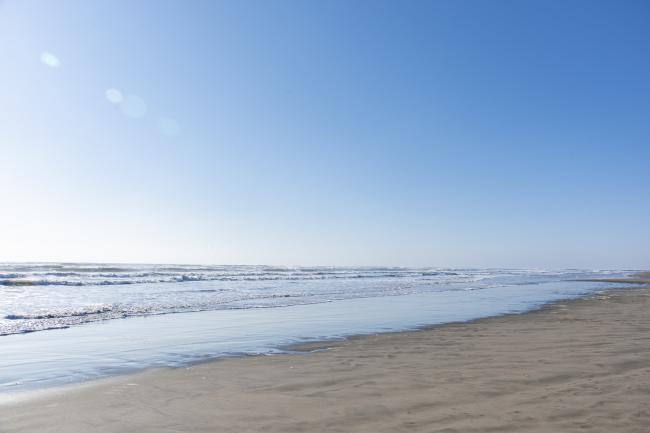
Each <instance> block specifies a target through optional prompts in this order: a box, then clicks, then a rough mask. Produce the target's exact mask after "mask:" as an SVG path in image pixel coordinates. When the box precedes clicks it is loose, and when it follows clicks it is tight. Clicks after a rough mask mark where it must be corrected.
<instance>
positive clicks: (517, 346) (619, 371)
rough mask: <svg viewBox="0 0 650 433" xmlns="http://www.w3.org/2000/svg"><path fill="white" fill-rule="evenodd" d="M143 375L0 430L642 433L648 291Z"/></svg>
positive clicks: (3, 414)
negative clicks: (321, 348)
mask: <svg viewBox="0 0 650 433" xmlns="http://www.w3.org/2000/svg"><path fill="white" fill-rule="evenodd" d="M328 347H329V350H326V351H322V352H317V353H310V354H305V355H276V356H264V357H250V358H243V359H227V360H221V361H215V362H211V363H206V364H201V365H196V366H193V367H191V368H183V369H173V370H155V371H149V372H145V373H142V374H138V375H133V376H126V377H121V378H116V379H111V380H108V381H103V382H99V383H95V384H92V385H89V386H83V387H79V388H78V389H72V390H67V391H65V392H63V393H59V394H54V395H45V396H42V397H39V398H33V399H29V400H27V401H23V402H21V403H16V404H11V405H5V406H2V407H0V431H2V432H66V433H68V432H72V433H75V432H79V433H81V432H84V433H85V432H142V433H145V432H238V433H239V432H402V431H408V432H509V431H513V432H554V433H555V432H574V431H575V432H608V433H611V432H635V433H645V432H650V289H647V288H641V289H635V290H621V291H612V292H609V293H608V294H604V295H598V296H593V297H591V298H588V299H582V300H576V301H568V302H563V303H557V304H555V305H552V306H550V307H548V308H546V309H544V310H541V311H539V312H533V313H529V314H524V315H511V316H503V317H496V318H490V319H483V320H478V321H475V322H471V323H467V324H454V325H446V326H441V327H437V328H434V329H430V330H423V331H417V332H404V333H394V334H383V335H377V336H370V337H360V338H354V339H351V340H348V341H344V342H338V343H331V344H328Z"/></svg>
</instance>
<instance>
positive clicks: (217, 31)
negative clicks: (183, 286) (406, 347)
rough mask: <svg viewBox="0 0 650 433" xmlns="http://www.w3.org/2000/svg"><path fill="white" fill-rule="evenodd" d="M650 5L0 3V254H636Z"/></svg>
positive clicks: (569, 262) (646, 233)
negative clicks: (109, 95)
mask: <svg viewBox="0 0 650 433" xmlns="http://www.w3.org/2000/svg"><path fill="white" fill-rule="evenodd" d="M649 23H650V2H647V1H632V0H630V1H624V2H620V1H587V0H585V1H575V0H568V1H456V0H454V1H426V2H424V1H413V2H398V1H392V2H380V1H374V0H373V1H353V2H350V1H320V2H316V1H258V2H251V1H232V2H218V1H214V2H212V1H204V2H201V1H191V2H181V1H138V2H132V1H126V0H124V1H81V0H78V1H54V0H53V1H47V2H45V1H31V0H20V1H18V0H14V1H10V0H5V1H4V2H2V3H0V56H1V57H0V58H1V62H2V63H1V65H2V66H1V67H0V98H1V99H0V151H1V152H0V163H1V166H0V182H1V183H0V184H1V185H2V186H1V187H0V239H1V240H0V260H10V261H20V260H50V261H55V260H66V261H68V260H77V261H117V262H133V261H135V262H189V263H192V262H200V263H266V264H306V265H311V264H322V265H415V266H477V267H484V266H503V267H510V266H512V267H591V268H603V267H618V268H620V267H623V268H647V267H649V266H650V263H649V259H650V224H649V223H648V221H650V54H649V53H650V25H649ZM108 89H115V90H116V91H118V92H117V93H116V92H115V91H113V93H112V94H111V95H112V97H113V102H117V103H111V102H110V101H109V100H108V99H107V97H106V91H107V90H108ZM129 95H135V96H129ZM145 107H146V110H145ZM145 111H146V112H145ZM134 116H135V117H134Z"/></svg>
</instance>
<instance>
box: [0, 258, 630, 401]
mask: <svg viewBox="0 0 650 433" xmlns="http://www.w3.org/2000/svg"><path fill="white" fill-rule="evenodd" d="M632 272H634V271H632V270H578V269H567V270H523V269H442V268H398V267H288V266H287V267H278V266H192V265H130V264H129V265H124V264H82V263H4V264H0V393H12V392H17V391H23V390H30V389H36V388H43V387H48V386H57V385H63V384H68V383H77V382H82V381H86V380H89V379H94V378H100V377H105V376H109V375H113V374H120V373H124V372H131V371H137V370H142V369H146V368H150V367H164V366H168V367H179V366H184V365H188V364H190V363H192V362H197V361H203V360H206V359H209V358H215V357H219V356H237V355H250V354H272V353H278V352H283V351H290V349H288V348H287V347H288V346H289V345H291V344H294V343H300V342H308V341H314V340H327V339H338V338H344V337H346V336H350V335H355V334H369V333H377V332H387V331H399V330H408V329H415V328H418V327H421V326H425V325H434V324H441V323H448V322H456V321H466V320H472V319H476V318H480V317H487V316H492V315H499V314H506V313H521V312H525V311H529V310H530V309H533V308H537V307H539V306H541V305H543V304H545V303H548V302H551V301H555V300H558V299H565V298H566V299H568V298H575V297H579V296H583V295H587V294H589V293H593V292H595V291H599V290H603V289H605V288H608V287H611V286H612V284H609V283H600V282H588V281H583V280H585V279H592V278H603V277H610V278H611V277H618V276H624V275H628V274H630V273H632Z"/></svg>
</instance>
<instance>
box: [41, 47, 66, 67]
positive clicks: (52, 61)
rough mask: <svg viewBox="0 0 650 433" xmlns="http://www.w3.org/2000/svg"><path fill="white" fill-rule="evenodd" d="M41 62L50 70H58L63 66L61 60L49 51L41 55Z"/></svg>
mask: <svg viewBox="0 0 650 433" xmlns="http://www.w3.org/2000/svg"><path fill="white" fill-rule="evenodd" d="M41 62H43V64H45V65H46V66H49V67H50V68H58V67H59V66H60V65H61V62H60V61H59V58H58V57H57V56H55V55H54V54H52V53H50V52H47V51H43V52H42V53H41Z"/></svg>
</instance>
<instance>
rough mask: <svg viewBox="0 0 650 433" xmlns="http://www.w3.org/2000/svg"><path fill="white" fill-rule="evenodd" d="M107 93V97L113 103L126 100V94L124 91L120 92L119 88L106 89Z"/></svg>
mask: <svg viewBox="0 0 650 433" xmlns="http://www.w3.org/2000/svg"><path fill="white" fill-rule="evenodd" d="M105 95H106V99H107V100H108V102H110V103H111V104H120V103H122V101H123V100H124V96H122V92H120V91H119V90H117V89H108V90H106V93H105Z"/></svg>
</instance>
